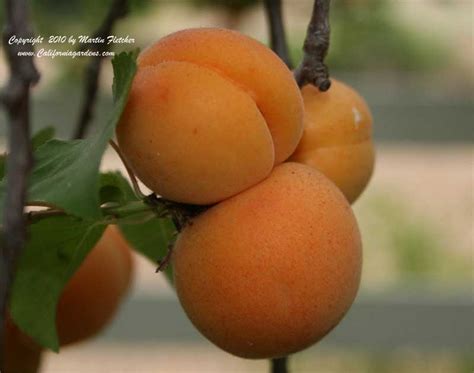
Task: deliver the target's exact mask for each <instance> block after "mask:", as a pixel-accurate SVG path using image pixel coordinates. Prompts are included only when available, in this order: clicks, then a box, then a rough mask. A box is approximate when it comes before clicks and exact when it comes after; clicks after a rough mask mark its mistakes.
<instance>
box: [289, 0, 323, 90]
mask: <svg viewBox="0 0 474 373" xmlns="http://www.w3.org/2000/svg"><path fill="white" fill-rule="evenodd" d="M329 3H330V0H315V1H314V6H313V13H312V15H311V20H310V22H309V25H308V31H307V33H306V39H305V41H304V46H303V50H304V56H303V61H302V62H301V64H300V65H299V66H298V67H297V68H296V70H295V73H294V75H295V79H296V82H297V83H298V85H299V86H300V87H302V86H304V85H305V84H313V85H314V86H316V87H318V88H319V90H320V91H322V92H324V91H327V90H328V89H329V87H330V86H331V81H330V80H329V70H328V68H327V66H326V65H325V64H324V58H325V57H326V55H327V52H328V49H329V37H330V27H329Z"/></svg>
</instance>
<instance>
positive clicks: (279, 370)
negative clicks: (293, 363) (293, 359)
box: [271, 356, 288, 373]
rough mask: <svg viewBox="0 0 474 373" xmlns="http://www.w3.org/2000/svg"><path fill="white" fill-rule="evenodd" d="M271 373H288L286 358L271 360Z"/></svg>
mask: <svg viewBox="0 0 474 373" xmlns="http://www.w3.org/2000/svg"><path fill="white" fill-rule="evenodd" d="M271 372H272V373H288V358H287V357H286V356H285V357H279V358H276V359H272V369H271Z"/></svg>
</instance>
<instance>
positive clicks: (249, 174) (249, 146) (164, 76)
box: [117, 28, 303, 204]
mask: <svg viewBox="0 0 474 373" xmlns="http://www.w3.org/2000/svg"><path fill="white" fill-rule="evenodd" d="M302 118H303V102H302V98H301V94H300V91H299V88H298V86H297V85H296V83H295V81H294V79H293V76H292V74H291V72H290V71H289V70H288V68H287V67H286V66H285V64H284V63H283V62H282V61H281V60H280V59H279V58H278V56H277V55H276V54H274V53H273V52H272V51H271V50H270V49H268V48H266V47H265V46H264V45H262V44H260V43H259V42H257V41H255V40H253V39H251V38H249V37H247V36H244V35H242V34H240V33H237V32H235V31H230V30H221V29H206V28H203V29H192V30H184V31H180V32H177V33H174V34H171V35H169V36H167V37H165V38H163V39H161V40H160V41H158V42H157V43H155V44H153V45H152V46H151V47H149V48H148V49H146V50H145V51H144V52H143V53H142V54H141V55H140V56H139V58H138V71H137V74H136V76H135V79H134V82H133V85H132V88H131V92H130V94H129V99H128V103H127V106H126V108H125V111H124V113H123V115H122V118H121V120H120V123H119V124H118V127H117V140H118V143H119V146H120V149H121V150H122V152H123V154H124V155H125V157H126V158H127V159H128V161H129V163H130V165H131V167H132V168H133V170H134V172H135V173H136V175H137V176H138V177H139V178H140V180H141V181H142V182H143V183H144V184H145V185H146V186H148V187H149V188H150V189H151V190H153V191H154V192H155V193H157V194H159V195H161V196H163V197H165V198H168V199H171V200H174V201H179V202H185V203H192V204H211V203H215V202H218V201H221V200H223V199H225V198H228V197H231V196H233V195H234V194H237V193H239V192H240V191H242V190H244V189H247V188H248V187H250V186H252V185H255V184H256V183H258V182H259V181H262V180H263V179H264V178H266V177H267V176H268V175H269V174H270V172H271V170H272V169H273V167H274V166H275V165H276V164H279V163H281V162H283V161H284V160H285V159H287V158H288V157H289V156H290V155H291V153H293V152H294V150H295V149H296V146H297V145H298V142H299V140H300V138H301V135H302V133H303V123H302Z"/></svg>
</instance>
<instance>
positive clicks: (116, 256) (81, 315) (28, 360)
mask: <svg viewBox="0 0 474 373" xmlns="http://www.w3.org/2000/svg"><path fill="white" fill-rule="evenodd" d="M132 259H133V258H132V253H131V249H130V247H129V246H128V243H127V242H126V241H125V239H124V238H123V236H122V235H121V233H120V231H119V230H118V228H117V227H115V226H109V227H108V228H107V229H106V230H105V232H104V234H103V236H102V237H101V239H100V240H99V241H98V242H97V244H96V246H95V247H94V248H93V249H92V250H91V252H90V253H89V255H88V256H87V257H86V258H85V259H84V261H83V263H82V264H81V266H80V267H79V269H78V270H77V271H76V272H75V273H74V275H73V276H72V278H71V279H70V280H69V282H68V283H67V285H66V287H65V288H64V289H63V292H62V294H61V297H60V299H59V302H58V306H57V310H56V328H57V331H58V337H59V342H60V345H61V346H66V345H70V344H73V343H77V342H81V341H84V340H86V339H89V338H91V337H93V336H95V335H96V334H97V333H99V332H100V331H101V330H103V329H104V327H105V326H106V325H107V324H108V323H109V322H110V321H111V320H112V318H113V317H114V315H115V313H116V311H117V310H118V308H119V306H120V304H121V303H122V301H123V298H124V296H125V295H126V293H127V291H128V289H129V287H130V283H131V281H132V275H133V267H134V266H133V260H132ZM5 342H6V343H5V344H4V345H5V348H6V350H5V354H4V355H5V372H6V373H28V372H36V371H37V369H38V364H39V363H40V354H41V347H40V346H39V345H37V344H36V343H35V342H34V341H33V340H31V339H30V338H29V337H28V336H27V335H25V334H24V333H23V332H22V331H21V330H19V329H18V328H17V327H16V326H15V325H14V323H13V321H12V320H11V319H8V320H7V323H6V341H5Z"/></svg>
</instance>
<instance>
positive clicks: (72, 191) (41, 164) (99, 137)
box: [0, 51, 137, 219]
mask: <svg viewBox="0 0 474 373" xmlns="http://www.w3.org/2000/svg"><path fill="white" fill-rule="evenodd" d="M136 56H137V52H136V51H134V52H130V53H125V52H124V53H120V54H118V55H117V56H115V57H114V59H113V60H112V64H113V67H114V84H113V91H114V107H113V110H112V112H111V115H110V117H109V119H108V121H107V123H106V125H105V126H102V127H101V128H99V129H98V131H97V133H96V134H95V135H94V136H91V137H89V138H87V139H84V140H74V141H60V140H51V141H49V142H47V143H45V144H44V145H42V146H40V147H39V148H38V149H37V151H36V152H35V154H34V156H35V166H34V169H33V172H32V174H31V177H30V183H29V193H28V200H29V201H40V202H45V203H49V204H52V205H54V206H57V207H59V208H61V209H63V210H64V211H66V212H67V213H69V214H71V215H75V216H78V217H82V218H85V219H92V218H97V217H99V216H100V214H101V213H100V209H99V207H100V205H99V166H100V161H101V159H102V156H103V153H104V151H105V149H106V147H107V144H108V142H109V140H110V138H111V137H112V135H113V132H114V129H115V126H116V124H117V122H118V120H119V119H120V115H121V114H122V111H123V109H124V107H125V104H126V101H127V97H128V92H129V90H130V86H131V84H132V80H133V77H134V75H135V72H136V62H135V60H136ZM4 191H5V184H4V183H3V182H0V196H2V195H4ZM3 200H4V197H1V201H2V203H1V204H0V210H2V205H3ZM0 212H1V211H0Z"/></svg>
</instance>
